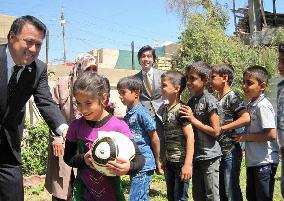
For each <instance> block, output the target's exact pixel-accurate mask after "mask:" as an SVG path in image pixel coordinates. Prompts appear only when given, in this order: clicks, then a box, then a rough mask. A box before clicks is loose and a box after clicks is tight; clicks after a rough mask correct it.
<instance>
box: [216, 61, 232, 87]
mask: <svg viewBox="0 0 284 201" xmlns="http://www.w3.org/2000/svg"><path fill="white" fill-rule="evenodd" d="M213 70H214V71H216V72H217V73H218V75H219V76H224V75H228V85H229V86H231V84H232V82H233V80H234V68H233V66H232V65H230V64H218V65H215V66H213V67H212V71H213Z"/></svg>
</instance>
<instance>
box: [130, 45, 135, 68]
mask: <svg viewBox="0 0 284 201" xmlns="http://www.w3.org/2000/svg"><path fill="white" fill-rule="evenodd" d="M131 56H132V70H135V65H134V41H132V42H131Z"/></svg>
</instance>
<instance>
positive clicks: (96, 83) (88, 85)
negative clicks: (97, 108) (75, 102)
mask: <svg viewBox="0 0 284 201" xmlns="http://www.w3.org/2000/svg"><path fill="white" fill-rule="evenodd" d="M105 85H106V81H105V79H104V77H102V76H100V75H98V74H97V73H96V72H93V71H85V72H83V73H82V74H81V75H80V76H79V77H78V78H77V79H76V81H75V83H74V85H73V94H74V96H75V95H76V94H77V93H78V92H79V91H81V92H83V93H86V94H89V95H91V96H93V97H95V98H97V99H99V100H102V99H103V95H104V93H106V87H105Z"/></svg>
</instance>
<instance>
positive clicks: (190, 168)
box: [64, 62, 278, 201]
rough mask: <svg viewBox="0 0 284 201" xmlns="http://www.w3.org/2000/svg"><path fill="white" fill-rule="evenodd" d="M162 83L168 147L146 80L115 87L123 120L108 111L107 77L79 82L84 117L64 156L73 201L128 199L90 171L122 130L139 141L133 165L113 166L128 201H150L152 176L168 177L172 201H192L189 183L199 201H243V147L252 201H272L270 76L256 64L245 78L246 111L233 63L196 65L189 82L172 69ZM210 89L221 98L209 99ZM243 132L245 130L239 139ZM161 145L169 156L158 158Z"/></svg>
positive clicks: (274, 155)
mask: <svg viewBox="0 0 284 201" xmlns="http://www.w3.org/2000/svg"><path fill="white" fill-rule="evenodd" d="M156 79H157V78H156ZM159 79H161V92H162V96H163V99H164V100H167V101H164V104H163V105H161V109H160V110H159V112H160V114H159V115H160V116H161V117H162V121H163V125H164V135H163V136H162V137H163V138H164V139H163V140H160V139H159V138H160V137H161V136H159V135H158V134H157V132H156V122H155V120H154V118H153V116H152V114H151V113H150V112H149V111H148V110H147V109H146V108H145V107H144V106H143V104H141V102H140V100H139V97H140V94H141V86H142V82H141V80H139V79H137V78H136V77H125V78H122V79H121V80H120V81H119V82H118V84H117V90H118V92H119V95H120V99H121V101H122V103H123V104H124V105H126V106H127V113H126V116H125V117H124V120H121V119H118V118H116V117H114V116H112V115H111V114H109V112H107V111H106V109H105V107H106V105H107V96H106V93H105V89H104V81H103V78H102V77H101V76H99V75H97V74H96V73H93V72H85V73H83V75H82V76H80V77H79V78H78V79H77V80H76V81H75V83H74V86H73V93H74V97H75V98H76V102H77V108H78V110H79V112H80V113H81V114H82V117H81V118H79V119H77V120H75V121H73V122H72V123H71V125H70V127H69V131H68V134H67V137H66V142H65V154H64V160H65V162H66V163H67V164H68V165H70V166H72V167H77V168H78V173H77V178H76V180H75V184H74V199H75V200H111V201H112V200H124V196H123V193H122V192H121V188H120V178H119V177H107V176H104V175H102V174H100V173H98V172H96V171H94V170H92V169H91V168H89V167H88V166H89V165H90V157H91V156H90V152H89V149H90V148H91V144H92V142H93V141H94V140H95V139H96V138H97V137H98V135H99V132H100V131H117V132H120V133H123V134H125V135H126V136H128V137H129V138H130V139H133V142H134V144H135V147H136V156H135V158H134V159H133V160H132V161H128V160H125V159H120V158H119V159H117V160H116V161H110V162H108V163H107V165H108V167H109V168H110V169H111V170H112V171H113V172H114V173H115V174H116V175H117V176H120V175H124V174H129V175H130V180H131V187H130V193H129V200H130V201H133V200H149V187H150V183H151V180H152V177H153V174H154V171H156V173H157V174H164V175H165V179H166V186H167V198H168V200H170V201H177V200H187V199H188V198H189V193H188V189H189V180H190V179H191V178H192V195H193V199H194V200H197V201H204V200H212V201H213V200H237V201H239V200H242V199H243V198H242V193H241V189H240V185H239V177H240V167H241V161H242V149H241V146H240V142H245V156H246V166H247V179H246V182H247V187H246V198H247V200H251V201H255V200H272V197H273V190H274V181H275V180H274V176H275V173H276V169H277V165H278V145H277V141H276V123H275V114H274V110H273V107H272V104H271V103H270V102H269V100H268V99H267V98H266V97H265V95H264V94H265V90H266V87H267V83H268V72H267V70H266V69H265V68H264V67H261V66H258V65H254V66H251V67H249V68H247V69H246V70H245V71H244V73H243V83H242V89H243V91H244V96H245V98H246V99H247V101H248V103H247V105H246V104H245V103H244V102H243V101H242V100H241V98H240V97H239V96H238V95H237V93H235V92H234V91H233V90H232V89H231V84H232V82H233V79H234V70H233V68H232V67H231V66H230V65H229V64H221V65H215V66H212V67H210V66H209V65H208V64H207V63H204V62H195V63H193V64H191V65H189V66H187V68H186V69H185V75H184V74H182V73H181V72H179V71H174V70H170V71H167V72H165V73H163V74H162V76H161V78H159ZM186 86H187V88H188V90H189V92H190V98H189V101H188V103H182V102H181V99H180V96H181V93H182V91H183V89H184V88H185V87H186ZM208 86H210V89H211V90H213V91H215V92H214V93H209V92H208V91H207V88H208ZM213 94H214V95H213ZM242 127H245V130H244V131H243V132H238V131H239V128H242ZM161 142H163V143H164V144H163V146H164V147H165V150H163V151H164V153H160V152H161V151H160V150H161V149H160V147H161V146H162V145H161ZM78 151H79V153H78Z"/></svg>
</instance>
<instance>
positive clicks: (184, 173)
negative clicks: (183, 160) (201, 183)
mask: <svg viewBox="0 0 284 201" xmlns="http://www.w3.org/2000/svg"><path fill="white" fill-rule="evenodd" d="M191 177H192V165H183V166H182V168H181V172H180V179H181V180H182V181H184V180H190V179H191Z"/></svg>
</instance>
